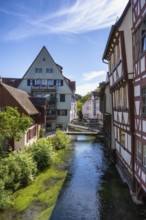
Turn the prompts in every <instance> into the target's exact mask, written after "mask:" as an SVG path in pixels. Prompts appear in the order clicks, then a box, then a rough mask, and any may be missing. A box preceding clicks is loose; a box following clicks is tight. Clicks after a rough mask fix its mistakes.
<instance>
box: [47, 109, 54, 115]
mask: <svg viewBox="0 0 146 220" xmlns="http://www.w3.org/2000/svg"><path fill="white" fill-rule="evenodd" d="M47 115H55V110H54V109H48V111H47Z"/></svg>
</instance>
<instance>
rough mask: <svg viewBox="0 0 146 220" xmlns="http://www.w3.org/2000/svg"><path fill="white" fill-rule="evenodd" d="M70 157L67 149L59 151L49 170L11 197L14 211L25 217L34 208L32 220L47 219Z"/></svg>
mask: <svg viewBox="0 0 146 220" xmlns="http://www.w3.org/2000/svg"><path fill="white" fill-rule="evenodd" d="M70 155H71V152H70V150H69V149H63V150H59V151H58V152H57V153H56V156H55V159H54V162H53V164H52V166H51V167H50V168H49V169H46V170H45V171H43V172H42V173H40V174H39V175H38V176H37V177H36V179H35V180H34V182H33V183H32V184H31V185H29V186H27V187H25V188H23V189H20V190H18V191H16V192H15V193H14V194H13V195H12V199H13V202H14V209H15V210H16V212H17V213H22V215H23V216H26V215H27V212H28V210H31V208H32V212H33V207H34V206H35V212H34V213H32V219H35V220H38V219H41V220H45V219H47V220H48V219H49V217H50V216H51V213H52V211H53V209H54V206H55V204H56V201H57V198H58V195H59V193H60V190H61V188H62V186H63V183H64V180H65V178H66V175H67V170H66V166H67V165H68V161H69V158H70ZM36 216H37V217H36Z"/></svg>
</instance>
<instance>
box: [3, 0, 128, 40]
mask: <svg viewBox="0 0 146 220" xmlns="http://www.w3.org/2000/svg"><path fill="white" fill-rule="evenodd" d="M127 2H128V0H122V1H119V0H102V1H101V0H90V1H89V0H76V1H75V3H74V4H72V5H69V4H68V5H63V6H62V7H61V8H60V9H58V10H57V11H56V12H53V13H50V11H49V10H48V11H47V12H44V13H42V14H43V15H42V14H37V13H35V11H33V13H30V9H28V10H29V13H26V9H25V10H23V8H21V7H19V13H18V11H17V10H16V9H15V10H13V11H10V12H9V13H10V14H11V15H12V14H13V15H14V16H18V19H20V15H21V14H22V15H23V16H22V17H21V19H20V22H19V26H18V27H16V28H15V29H13V30H12V31H11V32H10V34H8V35H7V39H18V38H20V39H21V38H26V37H29V36H32V35H42V34H50V33H56V34H69V33H72V34H80V33H85V32H89V31H93V30H98V29H102V28H106V27H109V26H111V25H112V24H114V23H115V21H116V19H117V17H119V16H120V15H121V13H122V11H123V9H124V7H125V5H126V3H127ZM44 3H45V2H44ZM33 10H35V7H34V9H33ZM2 12H3V13H7V12H5V11H4V10H3V11H2ZM24 13H25V16H24ZM34 14H35V16H34ZM44 14H45V15H44ZM24 26H25V29H24V28H23V27H24ZM19 33H20V35H19Z"/></svg>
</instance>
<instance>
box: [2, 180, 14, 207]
mask: <svg viewBox="0 0 146 220" xmlns="http://www.w3.org/2000/svg"><path fill="white" fill-rule="evenodd" d="M11 204H12V201H11V199H10V192H8V191H7V190H5V183H4V181H3V180H2V179H0V210H2V209H4V208H6V207H8V206H9V205H11Z"/></svg>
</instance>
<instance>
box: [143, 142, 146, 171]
mask: <svg viewBox="0 0 146 220" xmlns="http://www.w3.org/2000/svg"><path fill="white" fill-rule="evenodd" d="M143 165H144V166H145V167H146V145H143Z"/></svg>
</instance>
